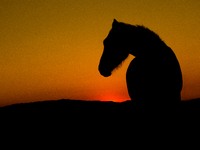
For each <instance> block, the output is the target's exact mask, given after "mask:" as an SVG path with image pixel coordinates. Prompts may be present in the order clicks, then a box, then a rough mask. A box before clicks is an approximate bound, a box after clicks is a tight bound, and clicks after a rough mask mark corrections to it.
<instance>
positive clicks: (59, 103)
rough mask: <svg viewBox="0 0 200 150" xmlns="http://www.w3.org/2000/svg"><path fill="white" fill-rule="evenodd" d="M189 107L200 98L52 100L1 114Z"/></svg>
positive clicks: (12, 107) (22, 105)
mask: <svg viewBox="0 0 200 150" xmlns="http://www.w3.org/2000/svg"><path fill="white" fill-rule="evenodd" d="M165 106H167V107H176V106H181V107H187V106H195V107H199V106H200V98H198V99H193V100H190V101H181V102H180V103H179V104H177V103H176V104H172V103H170V104H166V103H164V104H163V103H162V104H155V103H148V104H142V103H136V102H132V101H130V100H128V101H125V102H122V103H116V102H111V101H108V102H102V101H84V100H65V99H61V100H51V101H39V102H32V103H20V104H13V105H10V106H5V107H1V108H0V111H1V112H7V113H8V112H10V113H11V112H12V113H18V112H32V113H37V112H40V113H41V112H51V113H57V112H66V113H67V112H70V113H76V112H82V113H86V112H90V113H105V112H112V111H113V112H114V111H115V112H116V111H118V112H120V111H132V110H134V109H148V108H149V109H150V108H154V109H155V108H163V107H165Z"/></svg>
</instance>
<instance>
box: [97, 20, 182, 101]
mask: <svg viewBox="0 0 200 150" xmlns="http://www.w3.org/2000/svg"><path fill="white" fill-rule="evenodd" d="M103 44H104V51H103V54H102V56H101V60H100V63H99V68H98V69H99V72H100V74H101V75H103V76H104V77H108V76H110V75H111V73H112V71H113V70H114V69H115V68H118V66H119V65H120V64H121V63H122V62H123V61H124V60H125V59H126V58H127V57H128V55H129V54H132V55H134V56H135V58H134V59H133V60H132V61H131V63H130V65H129V67H128V69H127V73H126V82H127V88H128V93H129V96H130V98H131V99H132V100H134V101H138V102H179V101H181V90H182V73H181V69H180V65H179V62H178V60H177V58H176V56H175V54H174V52H173V51H172V49H171V48H170V47H168V46H167V45H166V44H165V43H164V42H163V41H162V40H161V39H160V38H159V36H158V35H157V34H155V33H154V32H153V31H151V30H149V29H148V28H146V27H144V26H139V25H135V26H134V25H130V24H126V23H123V22H118V21H117V20H115V19H114V21H113V24H112V29H111V30H110V32H109V34H108V36H107V37H106V38H105V39H104V41H103Z"/></svg>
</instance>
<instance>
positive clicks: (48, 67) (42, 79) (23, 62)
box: [0, 0, 200, 106]
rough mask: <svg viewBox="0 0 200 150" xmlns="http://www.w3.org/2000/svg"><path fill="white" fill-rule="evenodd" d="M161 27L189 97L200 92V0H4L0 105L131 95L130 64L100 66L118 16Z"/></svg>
mask: <svg viewBox="0 0 200 150" xmlns="http://www.w3.org/2000/svg"><path fill="white" fill-rule="evenodd" d="M114 18H115V19H117V20H118V21H121V22H125V23H130V24H139V25H144V26H146V27H148V28H149V29H151V30H153V31H154V32H156V33H157V34H158V35H159V36H160V37H161V39H162V40H163V41H164V42H165V43H166V44H167V45H168V46H169V47H171V48H172V49H173V51H174V52H175V54H176V56H177V58H178V60H179V63H180V66H181V69H182V74H183V90H182V100H189V99H193V98H199V97H200V1H199V0H1V1H0V70H1V71H0V106H5V105H9V104H13V103H25V102H33V101H42V100H58V99H78V100H112V101H124V100H128V99H130V98H129V95H128V92H127V87H126V79H125V75H126V69H127V67H128V65H129V63H130V61H131V60H132V59H133V58H134V57H133V56H129V58H128V59H127V60H126V61H125V62H124V63H123V65H122V67H121V68H119V69H118V70H116V71H115V72H113V74H112V76H110V77H108V78H105V77H103V76H101V75H100V73H99V72H98V64H99V60H100V57H101V55H102V52H103V39H104V38H105V37H106V36H107V35H108V32H109V30H110V29H111V25H112V22H113V19H114Z"/></svg>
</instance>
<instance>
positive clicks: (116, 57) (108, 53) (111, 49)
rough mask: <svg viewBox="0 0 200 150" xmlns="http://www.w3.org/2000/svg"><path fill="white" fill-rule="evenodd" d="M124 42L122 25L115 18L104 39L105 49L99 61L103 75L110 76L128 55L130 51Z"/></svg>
mask: <svg viewBox="0 0 200 150" xmlns="http://www.w3.org/2000/svg"><path fill="white" fill-rule="evenodd" d="M124 44H125V43H124V37H123V35H122V32H121V30H120V25H119V23H118V22H117V21H116V20H115V19H114V21H113V24H112V29H111V30H110V32H109V34H108V36H107V37H106V38H105V39H104V41H103V45H104V50H103V54H102V56H101V59H100V63H99V72H100V74H101V75H103V76H104V77H108V76H110V75H111V72H112V71H113V70H114V69H115V68H117V67H118V66H119V65H120V64H121V63H122V62H123V61H124V60H125V59H126V58H127V57H128V54H129V53H128V52H127V50H126V48H125V45H124Z"/></svg>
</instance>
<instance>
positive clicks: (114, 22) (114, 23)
mask: <svg viewBox="0 0 200 150" xmlns="http://www.w3.org/2000/svg"><path fill="white" fill-rule="evenodd" d="M117 24H118V21H117V20H116V19H114V21H113V24H112V27H114V26H116V25H117Z"/></svg>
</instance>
